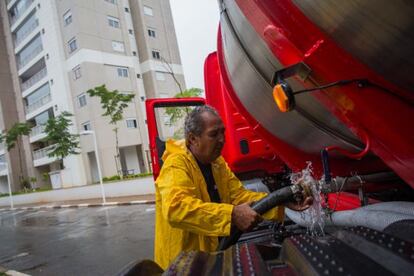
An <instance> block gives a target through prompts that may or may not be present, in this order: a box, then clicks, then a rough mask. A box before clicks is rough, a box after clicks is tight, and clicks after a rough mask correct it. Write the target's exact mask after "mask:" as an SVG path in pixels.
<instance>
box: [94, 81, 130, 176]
mask: <svg viewBox="0 0 414 276" xmlns="http://www.w3.org/2000/svg"><path fill="white" fill-rule="evenodd" d="M87 93H88V94H89V96H91V97H98V98H99V99H100V101H101V107H102V109H103V110H104V111H105V112H104V113H103V114H102V116H106V117H108V118H109V123H110V124H111V125H114V128H113V129H112V130H113V131H114V133H115V148H116V155H115V160H116V162H115V163H116V166H117V171H118V172H119V168H120V165H119V163H120V161H119V157H120V153H119V143H118V127H117V123H118V122H119V121H121V120H122V119H123V113H124V109H125V108H127V107H128V105H129V103H131V102H132V99H133V98H134V96H135V95H134V94H122V93H119V91H118V90H113V91H110V90H108V89H107V88H106V87H105V85H101V86H97V87H95V88H93V89H89V90H88V91H87Z"/></svg>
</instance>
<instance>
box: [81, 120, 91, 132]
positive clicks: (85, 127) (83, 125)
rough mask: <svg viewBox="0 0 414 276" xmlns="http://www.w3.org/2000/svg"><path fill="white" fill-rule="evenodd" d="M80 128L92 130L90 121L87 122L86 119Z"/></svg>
mask: <svg viewBox="0 0 414 276" xmlns="http://www.w3.org/2000/svg"><path fill="white" fill-rule="evenodd" d="M82 130H84V131H85V130H92V126H91V123H90V122H89V121H87V122H84V123H83V124H82Z"/></svg>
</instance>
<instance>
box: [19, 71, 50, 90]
mask: <svg viewBox="0 0 414 276" xmlns="http://www.w3.org/2000/svg"><path fill="white" fill-rule="evenodd" d="M46 75H47V70H46V67H44V68H43V69H41V70H40V71H39V72H37V73H36V74H34V75H33V76H31V77H30V79H28V80H26V81H25V82H23V83H22V85H21V87H22V92H23V91H25V90H27V89H29V88H30V87H32V86H33V85H35V84H36V83H37V82H38V81H40V80H41V79H43V78H44V77H45V76H46Z"/></svg>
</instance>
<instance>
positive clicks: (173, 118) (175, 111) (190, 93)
mask: <svg viewBox="0 0 414 276" xmlns="http://www.w3.org/2000/svg"><path fill="white" fill-rule="evenodd" d="M201 93H203V90H202V89H200V88H190V89H187V90H184V91H182V92H180V93H177V94H176V95H175V96H174V98H191V97H199V96H200V95H201ZM190 111H191V107H167V108H166V109H165V114H167V115H168V116H169V118H170V120H169V123H168V124H169V125H170V126H172V125H174V124H175V123H176V122H177V121H179V120H180V119H181V118H183V117H184V116H185V115H187V114H188V113H189V112H190Z"/></svg>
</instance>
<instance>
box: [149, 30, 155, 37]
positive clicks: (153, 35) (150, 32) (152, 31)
mask: <svg viewBox="0 0 414 276" xmlns="http://www.w3.org/2000/svg"><path fill="white" fill-rule="evenodd" d="M148 35H149V36H150V37H155V31H154V30H152V29H148Z"/></svg>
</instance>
